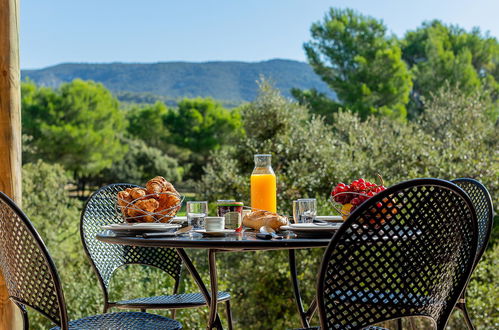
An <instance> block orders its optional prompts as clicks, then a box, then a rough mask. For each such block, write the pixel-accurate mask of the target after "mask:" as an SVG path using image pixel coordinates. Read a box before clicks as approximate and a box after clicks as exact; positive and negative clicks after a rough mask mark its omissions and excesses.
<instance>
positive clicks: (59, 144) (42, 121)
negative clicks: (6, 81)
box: [22, 79, 126, 187]
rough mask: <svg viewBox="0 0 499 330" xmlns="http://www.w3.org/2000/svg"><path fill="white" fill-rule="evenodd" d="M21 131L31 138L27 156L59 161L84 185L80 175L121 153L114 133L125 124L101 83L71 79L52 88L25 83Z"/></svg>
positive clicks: (100, 167) (95, 170)
mask: <svg viewBox="0 0 499 330" xmlns="http://www.w3.org/2000/svg"><path fill="white" fill-rule="evenodd" d="M22 96H23V99H22V109H23V118H22V120H23V133H24V134H26V135H28V136H30V137H32V140H31V141H32V142H31V143H32V144H33V148H32V150H35V152H36V154H35V155H33V156H34V157H33V158H38V159H43V160H45V161H47V162H51V163H60V164H62V165H63V166H64V168H66V169H67V170H70V171H71V172H73V173H74V176H75V178H77V179H78V180H79V181H80V183H82V185H83V187H84V183H85V181H86V178H88V177H89V176H91V175H95V174H97V173H99V172H100V171H101V170H103V169H104V168H106V167H109V166H111V164H112V163H113V161H116V160H119V159H121V158H122V157H123V155H124V153H125V151H126V146H124V145H122V144H121V143H120V141H119V139H118V137H120V136H122V135H123V133H124V131H125V128H126V120H125V117H124V114H123V113H122V112H121V111H120V110H119V109H118V101H117V100H116V99H115V98H114V97H113V96H112V95H111V93H110V92H109V91H108V90H107V89H106V88H104V86H103V85H102V84H97V83H94V82H91V81H88V82H85V81H82V80H78V79H77V80H74V81H73V82H71V83H67V84H63V85H61V87H60V88H59V89H57V90H52V89H49V88H44V87H40V88H37V87H36V86H35V85H34V84H33V83H30V82H28V83H25V84H23V88H22Z"/></svg>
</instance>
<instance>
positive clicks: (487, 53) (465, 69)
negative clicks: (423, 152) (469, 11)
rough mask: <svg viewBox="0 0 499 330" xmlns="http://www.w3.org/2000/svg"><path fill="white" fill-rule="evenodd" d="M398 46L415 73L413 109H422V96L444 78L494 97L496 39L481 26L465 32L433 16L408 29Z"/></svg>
mask: <svg viewBox="0 0 499 330" xmlns="http://www.w3.org/2000/svg"><path fill="white" fill-rule="evenodd" d="M401 46H402V53H403V58H404V60H405V61H406V63H407V64H408V65H409V67H410V68H411V71H412V72H413V76H414V88H413V90H412V93H411V108H412V111H413V112H414V111H415V112H416V113H419V112H420V111H421V110H422V107H423V104H422V100H421V97H428V96H429V95H430V93H431V92H432V91H435V90H437V89H438V88H440V86H442V85H443V84H444V83H445V82H447V83H449V84H450V86H453V87H459V89H460V90H461V92H462V93H465V94H470V93H473V92H476V91H477V90H488V91H489V92H490V93H491V94H492V95H493V99H494V100H495V99H497V96H498V92H499V82H498V79H499V75H498V71H497V66H498V65H499V43H498V42H497V40H496V39H495V38H494V37H491V36H490V35H488V34H485V35H483V34H482V33H481V32H480V29H478V28H474V29H472V30H471V31H470V32H466V31H465V30H464V29H462V28H459V27H457V26H452V25H451V26H448V25H445V24H443V23H442V22H440V21H438V20H434V21H431V22H425V23H423V24H422V26H421V27H420V28H418V29H416V30H415V31H409V32H407V33H406V35H405V38H404V39H403V40H402V41H401Z"/></svg>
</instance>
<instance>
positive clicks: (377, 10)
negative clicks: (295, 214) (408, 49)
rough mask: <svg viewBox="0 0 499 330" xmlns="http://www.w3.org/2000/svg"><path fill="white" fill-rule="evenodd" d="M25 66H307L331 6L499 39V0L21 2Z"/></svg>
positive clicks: (397, 26) (400, 30)
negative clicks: (437, 22)
mask: <svg viewBox="0 0 499 330" xmlns="http://www.w3.org/2000/svg"><path fill="white" fill-rule="evenodd" d="M20 2H21V33H20V43H21V45H20V47H21V68H23V69H28V68H41V67H46V66H50V65H54V64H58V63H62V62H93V63H95V62H97V63H104V62H163V61H192V62H205V61H214V60H223V61H226V60H237V61H251V62H254V61H261V60H268V59H272V58H287V59H294V60H300V61H306V58H305V54H304V52H303V48H302V45H303V42H305V41H307V40H308V39H309V36H310V34H309V28H310V25H311V24H312V23H313V22H316V21H318V20H321V19H322V18H323V16H324V14H325V12H326V11H327V9H328V8H329V7H339V8H346V7H350V8H354V9H356V10H358V11H360V12H361V13H362V14H365V15H370V16H373V17H375V18H378V19H382V20H383V21H384V23H385V24H386V26H387V27H388V29H389V30H390V31H391V32H393V33H395V34H397V35H398V36H403V35H404V33H405V32H406V31H407V30H414V29H416V28H417V27H418V26H420V25H421V23H422V22H423V21H424V20H431V19H434V18H438V19H441V20H442V21H444V22H445V23H451V24H457V25H459V26H461V27H463V28H465V29H467V30H469V29H471V28H472V27H473V26H479V27H480V28H481V29H482V31H489V32H490V34H491V35H492V36H494V37H496V38H497V37H499V18H498V13H499V0H473V1H471V0H417V1H409V0H391V1H388V0H344V1H326V0H142V1H137V0H134V1H130V0H84V1H83V0H79V1H78V0H47V1H40V0H21V1H20Z"/></svg>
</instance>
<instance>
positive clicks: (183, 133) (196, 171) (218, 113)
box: [165, 98, 242, 179]
mask: <svg viewBox="0 0 499 330" xmlns="http://www.w3.org/2000/svg"><path fill="white" fill-rule="evenodd" d="M165 126H166V128H167V129H168V131H169V132H170V133H171V135H170V138H169V141H170V142H171V143H172V144H174V145H176V146H178V147H181V148H185V149H188V150H189V151H190V152H191V154H190V157H189V162H190V163H191V164H192V167H191V169H190V172H189V175H188V177H189V178H196V179H197V178H199V177H200V176H201V174H202V173H203V170H202V167H203V166H204V164H205V163H206V161H207V160H208V158H209V156H210V153H211V152H212V151H214V150H217V149H219V148H220V147H221V146H222V145H223V144H227V143H230V141H231V139H232V138H234V136H238V135H240V134H242V129H241V119H240V115H239V112H238V111H237V110H232V111H231V110H227V109H225V108H223V107H222V106H221V104H220V103H218V102H216V101H214V100H212V99H209V98H208V99H202V98H196V99H184V100H182V101H181V102H179V104H178V108H176V109H171V110H170V111H169V112H168V114H167V115H166V117H165Z"/></svg>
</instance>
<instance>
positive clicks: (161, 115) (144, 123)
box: [127, 102, 170, 149]
mask: <svg viewBox="0 0 499 330" xmlns="http://www.w3.org/2000/svg"><path fill="white" fill-rule="evenodd" d="M167 115H168V108H167V107H166V105H165V104H164V103H161V102H156V103H155V104H152V105H145V106H142V107H137V106H134V107H132V108H131V109H129V110H128V111H127V119H128V122H129V125H128V130H127V131H128V134H129V135H131V136H133V137H135V138H138V139H141V140H142V141H144V142H145V143H147V145H149V146H150V147H155V148H158V149H164V147H165V145H166V141H167V139H168V137H169V136H170V132H169V131H168V129H167V128H166V126H165V124H164V119H165V117H166V116H167Z"/></svg>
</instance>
